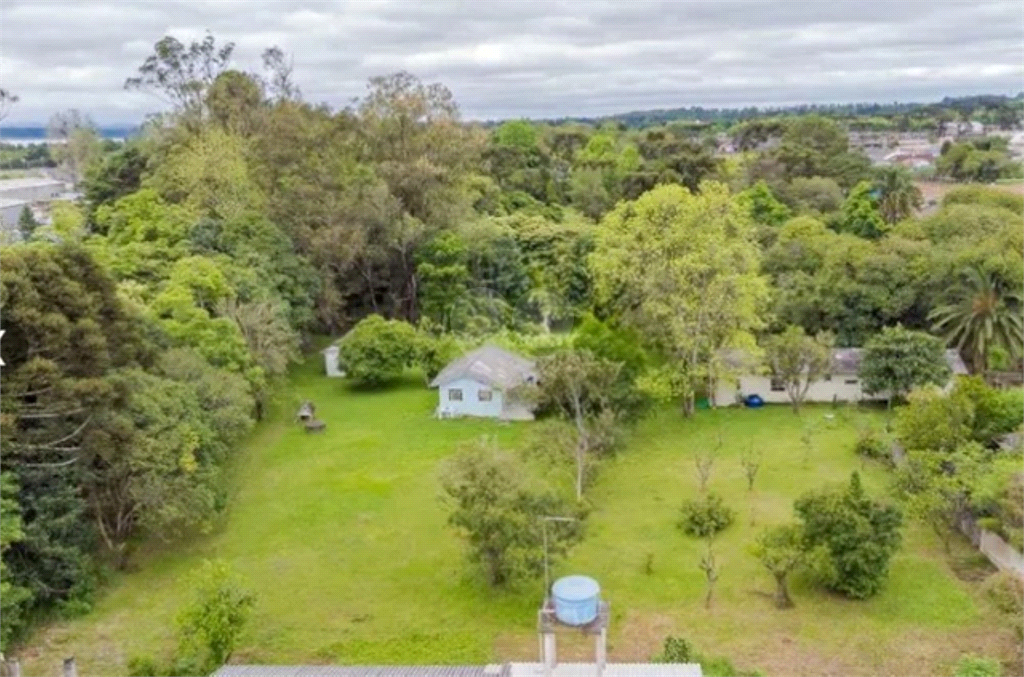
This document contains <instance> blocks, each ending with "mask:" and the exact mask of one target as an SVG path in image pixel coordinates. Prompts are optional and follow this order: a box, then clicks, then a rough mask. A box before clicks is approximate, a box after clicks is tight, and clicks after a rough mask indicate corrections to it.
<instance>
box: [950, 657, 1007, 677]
mask: <svg viewBox="0 0 1024 677" xmlns="http://www.w3.org/2000/svg"><path fill="white" fill-rule="evenodd" d="M953 674H954V676H955V677H1001V676H1002V674H1003V666H1002V665H1000V664H999V661H997V660H996V659H995V658H984V657H982V656H975V655H974V654H966V655H964V656H961V657H960V660H958V661H957V662H956V671H955V672H954V673H953Z"/></svg>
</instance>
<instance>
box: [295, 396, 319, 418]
mask: <svg viewBox="0 0 1024 677" xmlns="http://www.w3.org/2000/svg"><path fill="white" fill-rule="evenodd" d="M315 415H316V405H314V404H313V403H312V402H310V401H309V400H306V401H305V402H303V403H302V404H300V405H299V410H298V411H297V412H296V413H295V420H296V421H303V422H304V423H308V422H310V421H312V420H313V417H314V416H315Z"/></svg>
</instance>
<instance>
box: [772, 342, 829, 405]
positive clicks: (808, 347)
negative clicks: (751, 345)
mask: <svg viewBox="0 0 1024 677" xmlns="http://www.w3.org/2000/svg"><path fill="white" fill-rule="evenodd" d="M832 342H833V339H832V335H831V334H827V333H821V334H818V335H817V336H808V335H807V334H805V333H804V330H803V327H794V326H789V327H786V330H785V331H784V332H782V333H781V334H776V335H774V336H770V337H768V338H767V339H766V340H765V354H766V357H767V360H768V365H769V366H770V367H771V370H772V374H773V375H774V376H775V378H777V379H781V380H782V382H783V383H784V384H785V386H786V394H787V395H789V401H790V402H791V403H792V404H793V413H794V414H799V413H800V404H801V403H802V402H803V401H804V397H805V396H806V395H807V390H808V389H809V388H810V387H811V384H812V383H814V382H815V381H817V380H819V379H820V378H821V377H822V376H824V375H825V374H826V373H828V370H829V367H830V366H831V363H832Z"/></svg>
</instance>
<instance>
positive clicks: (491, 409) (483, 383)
mask: <svg viewBox="0 0 1024 677" xmlns="http://www.w3.org/2000/svg"><path fill="white" fill-rule="evenodd" d="M536 380H537V371H536V365H535V364H534V362H533V361H532V360H528V359H527V358H525V357H522V356H521V355H516V354H514V353H510V352H508V351H507V350H503V349H501V348H498V347H497V346H483V347H482V348H477V349H476V350H473V351H470V352H468V353H466V354H465V355H463V356H462V357H460V358H459V359H457V360H455V361H453V362H452V363H451V364H449V365H448V366H447V367H445V368H444V369H442V370H441V372H440V373H439V374H438V375H437V376H436V377H434V380H433V381H431V382H430V387H431V388H437V389H438V405H437V416H438V417H439V418H452V417H457V416H480V417H484V418H497V419H502V420H514V421H532V420H533V407H532V406H531V405H530V404H529V403H527V402H525V401H523V400H522V398H519V397H517V396H516V395H515V393H514V389H515V388H517V387H519V386H521V385H523V384H527V383H534V382H535V381H536Z"/></svg>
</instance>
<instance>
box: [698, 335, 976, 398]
mask: <svg viewBox="0 0 1024 677" xmlns="http://www.w3.org/2000/svg"><path fill="white" fill-rule="evenodd" d="M863 356H864V350H863V349H862V348H834V349H833V350H832V359H831V365H830V367H829V371H828V372H827V373H826V374H825V375H824V376H823V377H822V378H821V379H819V380H817V381H814V382H812V383H811V384H810V386H809V387H808V389H807V394H806V395H805V396H804V401H805V402H865V401H878V402H884V401H885V400H886V399H888V397H889V395H888V393H884V392H882V393H871V394H868V393H866V392H864V389H863V387H862V386H861V382H860V375H859V373H858V372H859V371H860V362H861V359H862V358H863ZM945 356H946V364H948V365H949V369H950V372H951V373H952V374H953V376H957V375H966V374H967V373H968V371H967V366H966V365H965V364H964V361H963V359H962V358H961V357H960V353H959V352H957V351H956V350H947V351H946V353H945ZM719 359H720V361H721V363H722V366H723V367H724V370H725V371H728V372H731V374H732V375H731V376H730V377H729V378H722V379H719V382H718V384H717V385H716V387H715V391H714V397H715V404H716V405H718V406H729V405H731V404H736V403H737V402H739V401H740V400H741V399H742V398H744V397H747V396H749V395H759V396H760V397H761V399H762V400H764V401H765V402H773V403H777V404H788V403H789V394H788V393H787V392H786V387H785V385H784V384H783V383H782V381H781V380H779V379H776V378H774V377H773V376H772V374H771V373H770V369H769V368H768V366H766V365H764V364H763V363H760V362H759V361H758V360H756V359H754V358H753V357H752V356H751V355H750V354H749V353H747V352H746V351H743V350H737V349H731V350H723V351H721V352H719ZM951 385H952V380H950V382H949V383H948V384H947V385H946V387H947V388H949V387H950V386H951Z"/></svg>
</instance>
